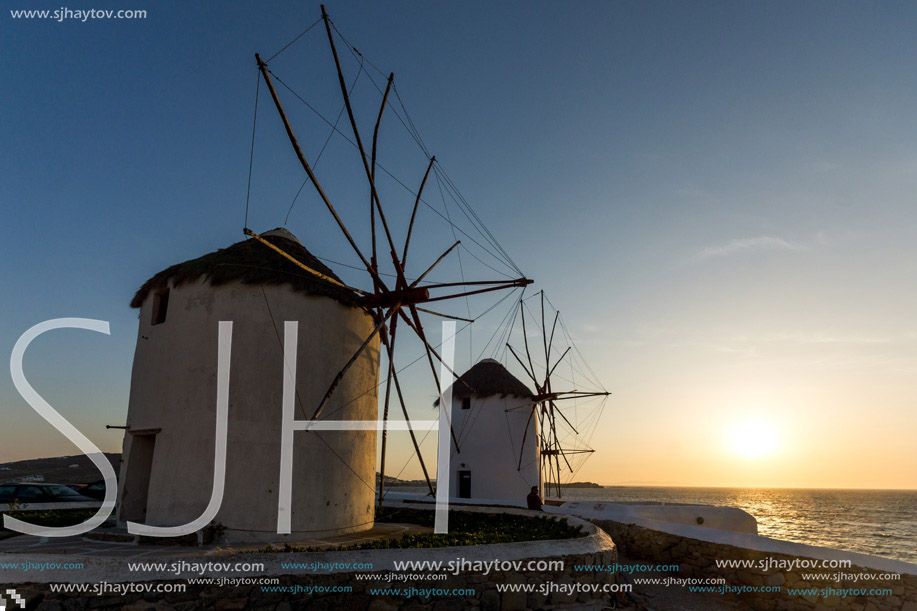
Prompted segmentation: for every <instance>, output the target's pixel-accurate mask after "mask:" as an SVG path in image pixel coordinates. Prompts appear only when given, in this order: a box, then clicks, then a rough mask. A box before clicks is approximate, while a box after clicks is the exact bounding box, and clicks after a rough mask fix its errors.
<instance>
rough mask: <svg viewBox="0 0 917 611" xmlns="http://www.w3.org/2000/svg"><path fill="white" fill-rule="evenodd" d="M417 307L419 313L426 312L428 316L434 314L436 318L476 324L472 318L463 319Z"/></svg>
mask: <svg viewBox="0 0 917 611" xmlns="http://www.w3.org/2000/svg"><path fill="white" fill-rule="evenodd" d="M415 307H417V311H418V312H426V313H427V314H433V315H434V316H442V317H443V318H451V319H452V320H461V321H463V322H474V320H473V319H471V318H462V317H461V316H453V315H452V314H443V313H442V312H434V311H433V310H428V309H426V308H421V307H420V306H415Z"/></svg>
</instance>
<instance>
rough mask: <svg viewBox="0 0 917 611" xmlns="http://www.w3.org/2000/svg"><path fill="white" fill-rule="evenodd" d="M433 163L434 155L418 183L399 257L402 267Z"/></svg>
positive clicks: (405, 261)
mask: <svg viewBox="0 0 917 611" xmlns="http://www.w3.org/2000/svg"><path fill="white" fill-rule="evenodd" d="M435 161H436V155H433V156H432V157H430V164H429V165H428V166H427V171H426V172H424V175H423V180H422V181H420V188H419V189H417V197H416V198H415V199H414V209H413V210H412V211H411V222H410V223H409V224H408V236H407V238H405V240H404V254H402V255H401V264H402V265H407V260H408V246H409V245H410V244H411V233H412V232H413V231H414V218H415V217H416V216H417V207H418V206H419V205H420V194H421V193H423V188H424V185H426V184H427V177H428V176H429V175H430V170H432V169H433V163H434V162H435Z"/></svg>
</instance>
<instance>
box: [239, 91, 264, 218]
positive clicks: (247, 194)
mask: <svg viewBox="0 0 917 611" xmlns="http://www.w3.org/2000/svg"><path fill="white" fill-rule="evenodd" d="M257 77H258V81H257V83H256V84H255V113H254V117H253V118H252V152H251V155H250V156H249V158H248V189H247V190H246V191H245V220H244V221H243V225H242V226H243V227H248V202H249V199H250V198H251V194H252V165H253V164H254V162H255V126H256V125H257V124H258V98H259V97H260V93H261V75H260V74H257Z"/></svg>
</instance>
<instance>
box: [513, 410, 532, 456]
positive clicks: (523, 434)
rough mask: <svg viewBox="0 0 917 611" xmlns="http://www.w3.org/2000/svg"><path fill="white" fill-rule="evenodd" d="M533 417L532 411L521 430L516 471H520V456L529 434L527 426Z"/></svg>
mask: <svg viewBox="0 0 917 611" xmlns="http://www.w3.org/2000/svg"><path fill="white" fill-rule="evenodd" d="M534 416H535V410H534V409H532V411H531V413H530V414H529V419H528V420H526V422H525V428H524V429H523V430H522V445H521V446H519V466H518V467H517V468H516V471H522V454H523V450H524V449H525V437H526V435H528V434H529V424H531V423H532V418H533V417H534Z"/></svg>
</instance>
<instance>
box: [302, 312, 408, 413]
mask: <svg viewBox="0 0 917 611" xmlns="http://www.w3.org/2000/svg"><path fill="white" fill-rule="evenodd" d="M398 310H399V308H398V307H397V306H396V307H394V308H392V309H391V310H389V311H388V313H387V314H385V316H384V317H383V318H382V320H380V321H379V322H378V324H376V328H375V329H373V332H372V333H370V334H369V337H367V338H366V341H364V342H363V345H361V346H360V347H359V348H358V349H357V351H356V352H355V353H354V355H353V356H352V357H350V360H349V361H347V364H346V365H344V367H343V369H341V371H340V372H338V374H337V375H336V376H335V377H334V381H332V382H331V386H329V387H328V391H327V392H326V393H325V396H324V397H322V401H321V403H319V404H318V407H317V408H316V409H315V413H313V414H312V419H313V420H315V419H316V418H318V416H319V414H321V413H322V409H324V407H325V404H326V403H328V399H330V398H331V395H333V394H334V391H335V389H336V388H337V387H338V384H340V383H341V380H342V379H343V378H344V374H345V373H347V370H348V369H350V367H351V366H352V365H353V364H354V363H355V362H356V361H357V359H358V358H359V357H360V355H361V354H363V351H364V350H366V347H367V346H369V343H370V342H371V341H372V339H373V338H374V337H376V335H378V334H379V331H381V330H382V328H383V327H384V326H385V321H387V320H388V319H389V318H391V316H392V315H393V314H395V313H397V312H398Z"/></svg>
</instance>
